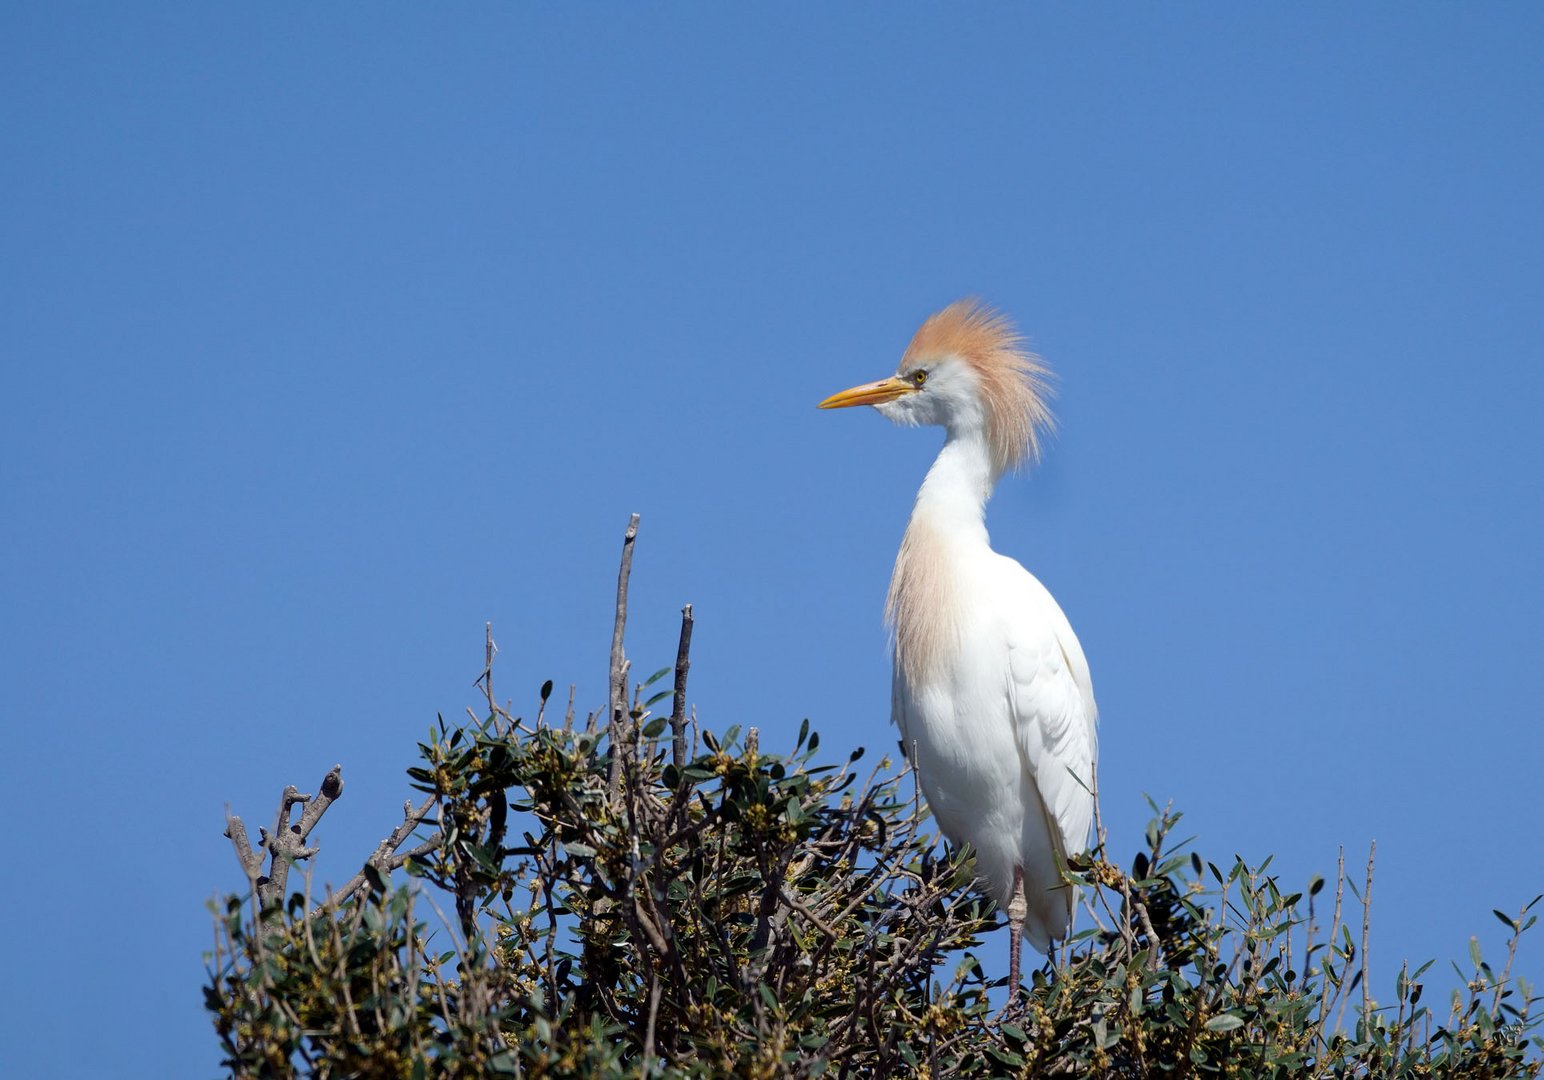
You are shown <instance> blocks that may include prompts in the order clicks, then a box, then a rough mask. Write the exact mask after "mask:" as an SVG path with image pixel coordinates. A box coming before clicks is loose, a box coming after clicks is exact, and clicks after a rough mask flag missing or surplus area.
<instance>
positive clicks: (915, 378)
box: [911, 371, 927, 390]
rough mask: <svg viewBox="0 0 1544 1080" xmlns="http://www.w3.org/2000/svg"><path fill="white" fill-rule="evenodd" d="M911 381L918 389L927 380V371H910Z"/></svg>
mask: <svg viewBox="0 0 1544 1080" xmlns="http://www.w3.org/2000/svg"><path fill="white" fill-rule="evenodd" d="M911 381H912V384H913V385H914V386H916V387H917V389H919V390H920V389H921V388H922V384H923V383H925V382H927V372H925V371H914V372H912V373H911Z"/></svg>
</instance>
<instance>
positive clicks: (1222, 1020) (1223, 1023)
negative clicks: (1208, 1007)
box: [1206, 1013, 1244, 1031]
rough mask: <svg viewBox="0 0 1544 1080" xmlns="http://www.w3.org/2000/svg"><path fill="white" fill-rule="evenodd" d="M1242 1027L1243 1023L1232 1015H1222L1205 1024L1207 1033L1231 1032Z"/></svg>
mask: <svg viewBox="0 0 1544 1080" xmlns="http://www.w3.org/2000/svg"><path fill="white" fill-rule="evenodd" d="M1243 1026H1244V1021H1243V1020H1242V1019H1240V1018H1239V1017H1238V1016H1236V1015H1234V1014H1233V1013H1223V1014H1222V1015H1221V1016H1214V1017H1212V1018H1211V1019H1210V1020H1208V1021H1207V1022H1206V1030H1207V1031H1232V1030H1233V1029H1234V1028H1241V1027H1243Z"/></svg>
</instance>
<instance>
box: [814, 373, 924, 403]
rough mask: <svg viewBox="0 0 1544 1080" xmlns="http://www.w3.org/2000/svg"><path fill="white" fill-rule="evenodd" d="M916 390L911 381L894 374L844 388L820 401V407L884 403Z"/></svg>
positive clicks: (913, 392)
mask: <svg viewBox="0 0 1544 1080" xmlns="http://www.w3.org/2000/svg"><path fill="white" fill-rule="evenodd" d="M916 392H917V388H916V387H915V386H913V385H912V384H911V383H909V382H907V381H906V380H905V379H901V378H897V377H896V376H894V375H892V376H890V377H889V378H888V379H880V380H879V381H878V382H871V383H864V384H863V385H862V386H854V387H853V388H852V389H851V390H843V391H842V392H841V393H840V394H832V395H831V396H830V397H828V398H826V400H824V401H822V402H821V403H820V405H819V408H822V409H845V408H847V407H848V406H851V405H883V404H884V403H885V402H887V401H894V400H895V399H896V398H898V397H904V396H905V395H907V394H915V393H916Z"/></svg>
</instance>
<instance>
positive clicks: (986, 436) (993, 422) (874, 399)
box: [820, 300, 1052, 473]
mask: <svg viewBox="0 0 1544 1080" xmlns="http://www.w3.org/2000/svg"><path fill="white" fill-rule="evenodd" d="M1049 379H1050V370H1049V369H1048V368H1047V367H1046V366H1045V365H1044V364H1043V363H1042V362H1041V361H1040V359H1039V358H1038V357H1036V356H1034V355H1033V354H1031V353H1030V352H1028V351H1027V350H1026V349H1025V348H1024V342H1023V339H1022V338H1021V337H1020V336H1019V334H1018V331H1017V330H1015V329H1014V326H1013V323H1012V322H1010V321H1009V320H1008V318H1007V317H1006V316H1004V315H1001V314H999V313H998V312H996V311H993V310H992V309H991V308H988V307H986V306H984V305H982V304H981V303H979V302H978V301H975V300H961V301H958V302H957V303H953V304H950V305H949V306H948V307H946V308H944V309H943V310H942V311H940V312H937V313H936V314H934V315H932V316H929V318H928V319H927V321H926V322H924V323H923V324H922V325H921V327H919V328H918V330H917V333H916V335H915V336H913V337H912V339H911V344H910V345H909V346H908V347H907V349H906V352H905V354H904V355H903V356H902V357H901V363H900V367H898V368H897V369H896V372H895V374H894V375H892V376H891V377H890V378H888V379H880V380H879V381H877V382H871V383H864V384H863V385H862V386H854V387H853V388H851V389H850V390H843V391H842V392H841V393H839V394H832V395H831V396H830V397H828V398H826V399H825V400H824V401H822V402H821V403H820V408H822V409H842V408H847V407H848V406H852V405H872V406H874V408H876V409H877V410H878V411H879V412H880V414H881V415H883V416H884V417H885V418H886V419H888V420H891V421H893V422H894V423H897V424H932V425H937V426H940V427H943V428H946V429H947V430H948V432H949V435H950V437H951V438H954V437H977V438H981V439H982V440H983V441H984V443H985V445H986V448H987V451H988V452H989V453H990V454H991V457H992V464H993V466H994V469H995V471H996V472H999V473H1001V472H1004V471H1006V470H1008V469H1012V468H1014V467H1016V466H1018V465H1020V464H1022V463H1023V462H1024V461H1026V460H1028V459H1032V458H1035V457H1037V456H1038V455H1039V451H1040V436H1041V435H1042V434H1043V433H1044V432H1045V431H1046V430H1048V429H1049V428H1050V427H1051V424H1052V420H1051V413H1050V409H1049V407H1048V406H1047V399H1048V398H1049V397H1050V387H1049V385H1048V383H1049Z"/></svg>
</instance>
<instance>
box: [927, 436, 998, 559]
mask: <svg viewBox="0 0 1544 1080" xmlns="http://www.w3.org/2000/svg"><path fill="white" fill-rule="evenodd" d="M996 481H997V477H996V476H995V475H993V469H992V455H991V453H990V451H989V450H988V449H987V443H986V437H985V433H984V432H982V431H981V429H980V428H967V429H965V430H954V431H950V432H949V437H948V438H947V439H946V440H945V441H944V448H943V449H942V450H940V451H939V452H938V458H937V459H936V460H935V461H934V462H933V467H932V468H931V469H929V470H928V471H927V477H926V478H925V479H924V480H923V481H922V487H921V489H920V490H918V492H917V502H916V505H915V506H914V507H913V509H912V512H911V518H912V521H921V520H924V519H925V520H926V523H927V524H928V525H929V526H931V528H932V530H933V531H935V532H937V533H939V534H941V536H943V537H947V538H948V539H949V540H951V541H953V542H956V543H958V542H960V541H965V542H971V541H976V542H979V543H981V544H986V543H987V542H988V538H987V532H986V503H987V500H988V499H990V498H991V497H992V487H993V485H994V484H995V483H996Z"/></svg>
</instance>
